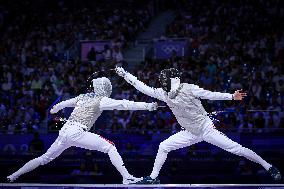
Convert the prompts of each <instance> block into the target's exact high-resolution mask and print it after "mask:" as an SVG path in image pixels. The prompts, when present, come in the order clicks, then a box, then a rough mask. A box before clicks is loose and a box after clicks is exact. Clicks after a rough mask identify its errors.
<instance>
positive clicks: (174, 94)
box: [168, 84, 183, 99]
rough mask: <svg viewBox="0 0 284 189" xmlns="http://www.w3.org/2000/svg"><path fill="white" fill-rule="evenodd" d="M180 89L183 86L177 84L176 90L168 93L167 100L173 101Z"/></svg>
mask: <svg viewBox="0 0 284 189" xmlns="http://www.w3.org/2000/svg"><path fill="white" fill-rule="evenodd" d="M182 87H183V84H179V87H178V88H177V90H175V91H170V92H168V96H169V98H170V99H175V98H176V97H177V95H178V93H179V92H180V90H181V89H182Z"/></svg>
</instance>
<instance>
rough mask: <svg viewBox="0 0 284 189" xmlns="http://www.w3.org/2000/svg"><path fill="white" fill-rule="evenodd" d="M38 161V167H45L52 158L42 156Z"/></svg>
mask: <svg viewBox="0 0 284 189" xmlns="http://www.w3.org/2000/svg"><path fill="white" fill-rule="evenodd" d="M39 160H40V165H45V164H47V163H49V162H51V161H52V160H53V158H51V157H49V156H47V155H45V154H43V155H42V156H40V157H39Z"/></svg>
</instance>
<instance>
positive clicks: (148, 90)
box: [115, 67, 166, 101]
mask: <svg viewBox="0 0 284 189" xmlns="http://www.w3.org/2000/svg"><path fill="white" fill-rule="evenodd" d="M115 71H116V73H117V74H118V75H119V76H121V77H123V78H124V79H125V81H126V82H127V83H129V84H131V85H133V86H134V87H135V88H136V89H137V90H138V91H140V92H142V93H144V94H146V95H148V96H151V97H153V98H157V99H159V100H161V101H165V98H166V93H165V91H164V90H163V89H157V88H153V87H149V86H147V85H146V84H145V83H143V82H141V81H139V80H138V79H137V78H136V77H135V76H134V75H132V74H130V73H128V72H126V71H125V70H124V69H123V68H121V67H116V68H115Z"/></svg>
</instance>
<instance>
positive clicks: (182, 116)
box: [124, 73, 233, 134]
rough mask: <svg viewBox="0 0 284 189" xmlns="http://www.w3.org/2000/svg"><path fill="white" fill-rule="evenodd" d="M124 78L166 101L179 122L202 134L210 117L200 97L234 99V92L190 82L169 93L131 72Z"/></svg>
mask: <svg viewBox="0 0 284 189" xmlns="http://www.w3.org/2000/svg"><path fill="white" fill-rule="evenodd" d="M124 79H125V80H126V81H127V82H128V83H130V84H131V85H133V86H134V87H135V88H136V89H137V90H139V91H141V92H142V93H144V94H146V95H148V96H151V97H153V98H157V99H159V100H161V101H164V102H166V103H167V105H168V106H169V108H170V109H171V110H172V112H173V113H174V115H175V117H176V119H177V121H178V123H179V124H180V125H181V126H182V127H183V128H185V129H186V130H188V131H190V132H191V133H193V134H200V133H201V132H202V128H203V127H204V126H205V124H204V123H205V121H206V120H208V119H210V118H209V117H208V115H207V112H206V111H205V109H204V107H203V105H202V104H201V101H200V99H208V100H232V99H233V94H229V93H220V92H211V91H208V90H204V89H202V88H200V87H199V86H197V85H193V84H188V83H181V84H180V86H179V87H178V89H177V90H176V91H174V92H169V93H167V92H166V91H164V90H163V89H162V88H152V87H149V86H147V85H145V84H144V83H143V82H141V81H139V80H137V78H136V77H135V76H133V75H131V74H130V73H126V74H125V76H124ZM211 123H212V122H211Z"/></svg>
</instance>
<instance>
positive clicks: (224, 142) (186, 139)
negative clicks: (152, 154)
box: [150, 121, 272, 179]
mask: <svg viewBox="0 0 284 189" xmlns="http://www.w3.org/2000/svg"><path fill="white" fill-rule="evenodd" d="M201 141H206V142H208V143H210V144H213V145H215V146H218V147H220V148H222V149H224V150H226V151H228V152H231V153H233V154H236V155H239V156H243V157H245V158H247V159H249V160H251V161H253V162H256V163H259V164H260V165H262V166H263V167H264V168H265V169H266V170H268V169H269V168H270V167H271V166H272V165H271V164H269V163H267V162H266V161H265V160H263V159H262V158H261V157H260V156H259V155H257V154H256V153H255V152H253V151H252V150H250V149H248V148H245V147H243V146H241V145H240V144H238V143H237V142H234V141H232V140H231V139H229V138H228V137H227V136H226V135H224V134H223V133H221V132H220V131H218V130H217V129H215V128H214V125H213V123H212V122H211V121H208V122H207V125H206V127H204V129H203V132H202V133H201V134H200V135H193V134H191V133H190V132H188V131H186V130H183V131H180V132H178V133H176V134H174V135H172V136H170V137H169V138H168V139H166V140H164V141H163V142H162V143H161V144H160V146H159V150H158V153H157V156H156V159H155V163H154V167H153V171H152V173H151V175H150V176H151V178H153V179H154V178H156V177H157V176H158V174H159V172H160V170H161V168H162V165H163V164H164V162H165V161H166V158H167V154H168V153H169V152H170V151H172V150H176V149H179V148H183V147H187V146H190V145H193V144H195V143H198V142H201Z"/></svg>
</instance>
